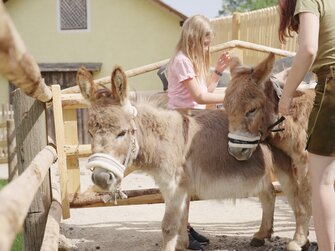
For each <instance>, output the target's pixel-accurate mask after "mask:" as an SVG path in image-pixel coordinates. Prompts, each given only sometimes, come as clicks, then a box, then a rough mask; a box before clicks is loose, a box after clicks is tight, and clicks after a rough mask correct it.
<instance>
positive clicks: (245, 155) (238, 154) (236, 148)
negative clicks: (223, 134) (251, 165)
mask: <svg viewBox="0 0 335 251" xmlns="http://www.w3.org/2000/svg"><path fill="white" fill-rule="evenodd" d="M228 140H229V141H228V152H229V154H230V155H232V156H233V157H234V158H235V159H237V160H239V161H243V160H248V159H249V158H250V157H251V155H252V153H253V152H254V150H255V149H256V148H257V146H258V145H259V142H260V136H255V137H247V136H241V135H238V134H234V133H228Z"/></svg>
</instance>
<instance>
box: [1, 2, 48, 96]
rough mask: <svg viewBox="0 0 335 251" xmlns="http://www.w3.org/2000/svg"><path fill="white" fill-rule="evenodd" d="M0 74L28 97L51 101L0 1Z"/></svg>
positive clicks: (36, 66)
mask: <svg viewBox="0 0 335 251" xmlns="http://www.w3.org/2000/svg"><path fill="white" fill-rule="evenodd" d="M9 62H10V63H9ZM0 74H2V75H3V76H4V77H6V78H7V79H8V80H9V81H10V82H11V83H13V84H14V85H15V86H17V87H18V88H20V89H22V90H23V91H24V93H25V94H27V95H28V96H31V97H33V98H36V99H38V100H40V101H42V102H48V101H50V100H51V99H52V93H51V91H50V89H49V87H48V86H47V85H46V84H45V82H44V79H43V78H42V76H41V73H40V70H39V68H38V65H37V63H36V62H35V60H34V58H33V57H32V56H31V55H30V54H29V53H28V51H27V49H26V47H25V45H24V43H23V41H22V39H21V37H20V35H19V33H18V32H17V30H16V28H15V26H14V24H13V22H12V20H11V19H10V17H9V15H8V14H7V12H6V10H5V6H4V4H3V2H2V1H0Z"/></svg>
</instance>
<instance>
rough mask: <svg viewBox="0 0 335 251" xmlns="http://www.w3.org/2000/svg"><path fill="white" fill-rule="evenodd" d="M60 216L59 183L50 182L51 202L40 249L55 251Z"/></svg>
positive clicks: (56, 248)
mask: <svg viewBox="0 0 335 251" xmlns="http://www.w3.org/2000/svg"><path fill="white" fill-rule="evenodd" d="M61 218H62V205H61V197H60V192H59V184H58V183H53V184H52V203H51V206H50V210H49V214H48V219H47V224H46V226H45V232H44V237H43V243H42V247H41V251H57V250H58V241H59V230H60V221H61Z"/></svg>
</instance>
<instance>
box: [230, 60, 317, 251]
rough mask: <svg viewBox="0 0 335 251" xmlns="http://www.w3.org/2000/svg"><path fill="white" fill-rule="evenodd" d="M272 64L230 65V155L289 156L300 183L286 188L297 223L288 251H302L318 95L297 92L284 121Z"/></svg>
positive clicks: (237, 156) (246, 158)
mask: <svg viewBox="0 0 335 251" xmlns="http://www.w3.org/2000/svg"><path fill="white" fill-rule="evenodd" d="M274 59H275V56H274V54H272V53H271V54H270V55H269V56H268V57H267V58H266V59H265V60H264V61H263V62H261V63H260V64H258V65H257V66H255V67H247V66H243V65H241V63H240V62H239V60H238V59H237V58H234V59H233V60H232V64H231V67H230V71H231V81H230V83H229V85H228V87H227V90H226V96H225V100H224V107H225V109H226V113H227V115H228V120H229V136H228V138H229V142H228V145H229V147H228V150H229V153H230V154H231V155H232V156H234V157H235V158H236V159H238V160H241V161H243V160H248V159H249V158H250V157H251V156H252V155H253V152H254V151H255V150H256V149H257V147H258V144H259V143H260V142H264V141H265V142H268V143H269V144H271V145H272V146H275V147H277V148H279V149H281V150H282V151H284V152H285V153H286V154H287V155H288V156H290V158H291V159H292V164H293V167H294V175H295V177H296V179H295V180H294V181H292V182H291V183H286V186H285V187H282V188H283V191H284V192H285V193H286V195H287V197H288V201H289V203H290V205H291V207H292V208H293V210H294V213H295V217H296V222H297V225H296V233H295V235H294V241H293V242H291V243H290V244H289V250H299V248H298V246H302V245H304V244H307V242H308V239H307V235H308V226H309V220H310V217H311V205H310V195H311V191H310V184H309V180H308V175H307V152H306V151H305V145H306V139H307V135H306V129H307V122H308V115H309V113H310V111H311V108H312V104H313V99H314V90H312V89H310V90H304V91H297V92H296V95H295V97H294V99H293V107H294V114H293V116H288V117H287V118H286V119H284V120H283V118H280V116H279V114H278V101H279V97H280V94H281V93H280V92H281V88H280V86H279V85H278V81H276V79H274V78H272V77H270V74H271V70H272V68H273V63H274ZM282 120H283V121H282ZM275 176H276V177H277V179H278V180H279V182H280V183H281V184H283V183H284V182H285V181H282V178H283V177H281V175H280V174H278V173H276V170H275ZM284 179H286V177H284ZM287 189H289V193H291V192H292V191H294V192H293V193H294V194H289V193H287ZM297 244H298V246H297Z"/></svg>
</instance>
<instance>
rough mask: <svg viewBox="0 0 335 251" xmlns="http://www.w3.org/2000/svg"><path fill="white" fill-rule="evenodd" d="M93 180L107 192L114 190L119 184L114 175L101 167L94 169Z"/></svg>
mask: <svg viewBox="0 0 335 251" xmlns="http://www.w3.org/2000/svg"><path fill="white" fill-rule="evenodd" d="M91 179H92V181H93V183H94V184H95V185H97V186H98V187H100V188H101V189H103V190H106V191H111V190H114V188H115V186H116V183H117V180H116V178H115V176H114V174H113V173H111V172H108V171H106V169H103V168H100V167H96V168H95V169H94V171H93V173H92V176H91Z"/></svg>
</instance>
